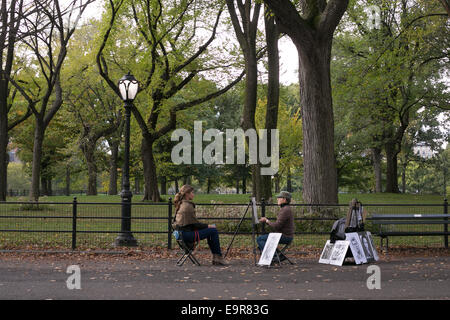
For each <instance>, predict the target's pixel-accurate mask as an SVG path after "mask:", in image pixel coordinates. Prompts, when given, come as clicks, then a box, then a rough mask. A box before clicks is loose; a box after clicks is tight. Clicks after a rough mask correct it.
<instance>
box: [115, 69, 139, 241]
mask: <svg viewBox="0 0 450 320" xmlns="http://www.w3.org/2000/svg"><path fill="white" fill-rule="evenodd" d="M118 86H119V91H120V95H121V96H122V99H123V101H124V108H125V150H124V151H125V152H124V153H125V154H124V162H123V170H122V193H121V197H122V222H121V228H120V233H119V235H118V236H117V238H116V240H115V242H114V244H115V245H116V246H128V247H134V246H137V241H136V239H135V238H134V237H133V234H132V233H131V198H132V197H133V194H132V192H131V191H130V117H131V110H130V108H131V105H132V103H133V100H134V98H135V97H136V94H137V92H138V89H139V83H138V81H137V80H136V78H135V77H134V76H133V75H132V74H130V72H128V74H126V75H124V76H123V77H122V78H121V79H120V80H119V82H118Z"/></svg>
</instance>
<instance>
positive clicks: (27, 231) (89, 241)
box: [0, 198, 448, 250]
mask: <svg viewBox="0 0 450 320" xmlns="http://www.w3.org/2000/svg"><path fill="white" fill-rule="evenodd" d="M247 206H248V204H223V203H198V204H196V214H197V217H198V218H199V220H200V221H202V222H205V223H208V224H216V226H217V228H218V230H219V232H220V234H221V238H220V239H221V245H222V246H226V245H227V244H228V243H229V241H230V240H231V238H232V236H233V234H234V233H235V231H236V228H237V226H238V224H239V222H240V221H241V219H242V224H241V225H240V228H239V230H238V232H237V236H236V239H235V241H234V242H233V247H250V246H251V245H252V240H251V235H252V222H251V218H252V217H251V215H252V213H251V212H252V211H251V210H248V211H247V214H246V215H245V216H244V213H245V212H246V209H247ZM291 207H292V210H293V212H294V217H295V218H294V221H295V228H296V236H295V238H294V244H293V246H295V247H314V248H320V247H323V245H324V243H325V241H326V240H327V239H328V238H329V234H330V230H331V228H332V225H333V223H334V221H335V220H336V219H339V218H341V217H344V216H345V215H346V214H347V210H348V205H308V204H292V205H291ZM364 207H365V208H366V210H367V211H368V213H369V215H368V218H367V221H366V230H367V231H370V232H371V233H372V234H373V235H374V236H378V235H379V228H378V227H379V226H378V225H375V224H374V223H373V222H374V221H373V219H372V218H371V217H372V215H380V214H392V215H399V214H402V215H404V214H409V215H411V216H414V215H436V214H446V215H448V202H447V200H445V201H444V202H443V203H442V204H373V205H372V204H365V205H364ZM173 210H174V208H173V206H172V201H171V200H169V201H168V202H166V203H141V202H133V203H132V214H131V218H129V219H131V233H132V234H133V236H134V238H136V240H137V241H138V244H139V245H140V246H149V247H163V248H172V246H173V244H172V240H173V239H172V235H171V232H170V224H171V222H172V219H173V214H174V211H173ZM257 210H258V216H259V217H261V216H263V217H264V216H266V217H268V218H275V217H276V214H277V212H278V210H279V208H278V206H277V205H275V204H268V203H265V202H264V201H263V202H261V203H258V204H257ZM445 217H446V216H445ZM122 219H124V218H122V216H121V203H85V202H83V203H81V202H78V201H77V199H76V198H74V200H73V201H72V202H38V203H35V202H0V249H2V250H8V249H17V248H24V247H25V248H30V249H36V248H49V247H50V248H64V249H68V248H71V249H73V250H75V249H76V248H81V249H86V248H110V247H112V246H113V244H114V240H115V238H116V237H117V236H118V234H119V233H120V232H121V221H122ZM445 220H447V218H445ZM388 228H396V229H397V230H407V231H409V232H411V231H415V232H416V233H417V236H414V237H401V236H400V237H395V238H393V239H392V240H389V243H390V245H391V246H392V245H405V246H441V245H444V246H446V247H448V222H446V223H443V224H436V223H431V224H418V225H407V224H398V225H390V226H388ZM266 231H270V229H268V228H267V227H266V230H265V227H264V226H263V225H258V232H259V233H263V232H266ZM427 234H439V235H433V236H429V235H427ZM202 245H203V246H206V242H205V243H203V244H202Z"/></svg>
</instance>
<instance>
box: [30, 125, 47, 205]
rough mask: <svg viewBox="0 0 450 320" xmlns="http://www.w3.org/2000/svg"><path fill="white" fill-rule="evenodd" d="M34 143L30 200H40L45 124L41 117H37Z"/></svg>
mask: <svg viewBox="0 0 450 320" xmlns="http://www.w3.org/2000/svg"><path fill="white" fill-rule="evenodd" d="M35 125H36V127H35V130H34V144H33V165H32V169H31V191H30V200H31V201H36V202H37V201H39V193H40V192H39V184H40V180H41V179H40V178H41V160H42V144H43V141H44V131H45V128H44V124H43V121H42V120H41V119H38V118H36V121H35Z"/></svg>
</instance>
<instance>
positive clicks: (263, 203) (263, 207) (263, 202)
mask: <svg viewBox="0 0 450 320" xmlns="http://www.w3.org/2000/svg"><path fill="white" fill-rule="evenodd" d="M265 216H266V200H264V198H261V218H263V217H265ZM261 233H262V234H265V233H266V224H265V223H261Z"/></svg>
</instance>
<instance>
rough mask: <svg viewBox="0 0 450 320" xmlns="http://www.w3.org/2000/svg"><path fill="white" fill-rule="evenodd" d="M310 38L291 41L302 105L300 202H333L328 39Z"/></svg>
mask: <svg viewBox="0 0 450 320" xmlns="http://www.w3.org/2000/svg"><path fill="white" fill-rule="evenodd" d="M314 40H315V41H314V44H313V45H312V46H305V45H304V44H303V43H301V42H300V43H299V42H298V41H295V40H294V43H295V45H296V47H297V50H298V53H299V83H300V101H301V106H302V125H303V127H302V128H303V164H304V173H303V201H304V202H305V203H309V204H319V203H321V204H334V203H338V196H337V190H338V187H337V171H336V160H335V155H334V119H333V105H332V98H331V83H330V56H331V43H332V39H331V38H330V39H320V38H319V39H317V38H316V39H314Z"/></svg>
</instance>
